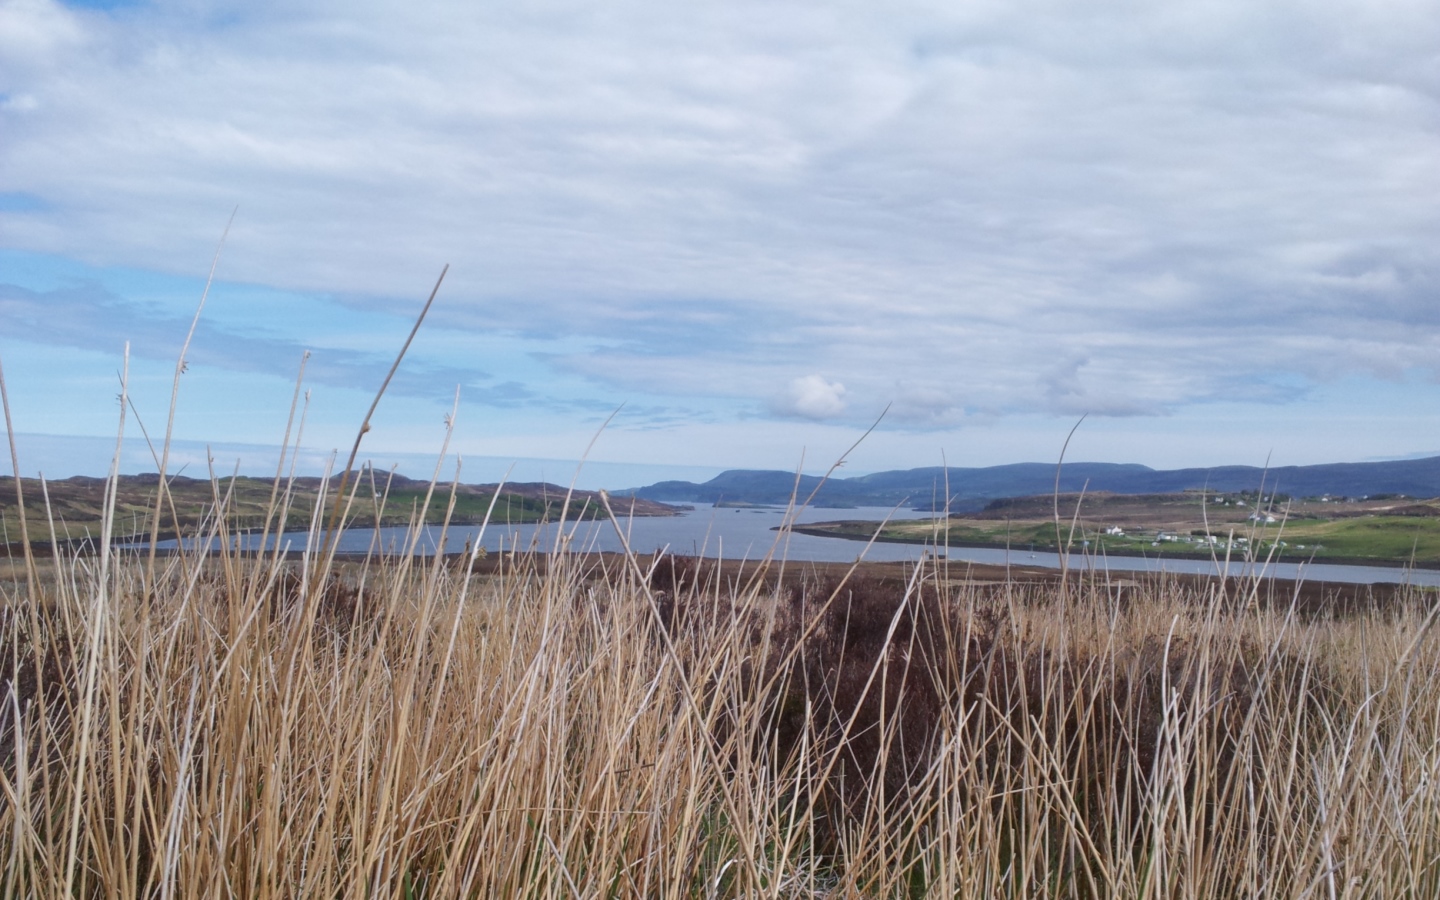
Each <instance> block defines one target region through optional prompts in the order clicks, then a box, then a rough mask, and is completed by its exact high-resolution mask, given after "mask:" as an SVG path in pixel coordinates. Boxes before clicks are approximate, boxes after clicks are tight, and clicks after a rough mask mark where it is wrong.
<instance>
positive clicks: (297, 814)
mask: <svg viewBox="0 0 1440 900" xmlns="http://www.w3.org/2000/svg"><path fill="white" fill-rule="evenodd" d="M112 552H113V551H112ZM41 562H42V563H43V562H44V561H41ZM161 563H162V567H161V569H160V570H159V571H158V572H157V574H156V578H155V590H154V592H153V594H152V595H151V597H150V600H149V602H148V603H147V602H146V590H145V582H146V578H145V574H144V573H145V568H146V566H145V560H144V559H143V558H142V557H139V556H135V555H130V554H122V553H115V554H114V555H113V558H112V559H111V561H110V563H109V565H108V566H106V567H105V570H104V572H103V578H104V579H105V580H104V582H103V584H102V582H101V580H100V579H101V578H102V570H101V566H100V561H99V560H97V559H94V558H86V557H72V558H61V559H59V560H57V561H56V562H55V563H54V564H53V566H52V567H51V568H50V569H49V571H48V574H47V577H45V578H44V579H43V581H42V582H41V583H39V584H37V586H36V588H35V590H36V594H35V597H34V599H32V598H31V596H30V595H29V594H28V593H27V590H26V588H25V586H24V584H23V582H18V583H15V584H14V586H13V587H11V588H10V589H8V591H7V593H6V595H5V597H4V607H3V621H0V629H3V654H4V663H3V666H4V669H3V672H4V682H3V686H0V690H3V696H0V791H3V793H4V801H3V802H0V896H6V897H12V896H34V897H62V896H83V897H92V896H93V897H118V898H124V897H141V896H143V897H207V896H239V897H282V896H284V897H290V896H294V897H352V896H353V897H361V896H367V897H369V896H396V897H421V896H424V897H549V896H555V897H587V898H588V897H830V896H834V897H842V896H843V897H849V896H865V897H921V896H924V897H992V896H993V897H1120V896H1123V897H1167V898H1170V897H1174V898H1189V897H1194V898H1201V897H1205V898H1211V897H1232V896H1233V897H1242V896H1243V897H1256V896H1264V897H1308V896H1316V897H1359V896H1366V897H1434V896H1440V787H1437V784H1440V671H1437V670H1440V656H1437V649H1440V648H1437V644H1436V641H1435V640H1434V639H1433V638H1432V637H1431V636H1430V635H1429V632H1428V631H1427V630H1426V629H1427V627H1428V625H1429V621H1430V620H1429V618H1428V617H1429V615H1430V612H1429V609H1428V608H1427V607H1428V604H1429V603H1431V602H1432V598H1429V597H1427V596H1425V595H1422V594H1419V593H1416V594H1413V595H1406V596H1402V597H1401V598H1400V599H1399V600H1398V601H1397V602H1396V603H1395V604H1394V605H1393V607H1392V608H1390V609H1388V610H1386V611H1385V612H1383V613H1378V612H1377V613H1371V614H1367V615H1364V616H1356V617H1351V618H1347V619H1333V618H1327V617H1310V618H1302V617H1300V616H1298V615H1296V614H1293V613H1289V612H1287V611H1286V610H1285V609H1283V606H1282V608H1280V609H1275V608H1270V607H1265V606H1263V605H1261V604H1258V603H1256V602H1255V600H1256V597H1254V596H1248V597H1247V596H1239V597H1236V596H1220V595H1219V594H1216V593H1214V589H1212V591H1211V592H1209V593H1202V592H1199V591H1197V590H1196V589H1187V588H1183V587H1181V586H1179V585H1177V584H1175V583H1168V582H1161V581H1157V582H1151V583H1148V584H1145V585H1141V586H1140V587H1135V588H1129V589H1127V591H1126V593H1124V594H1123V595H1122V596H1119V597H1118V598H1117V597H1116V596H1115V595H1114V594H1113V593H1112V592H1111V591H1110V590H1108V589H1107V588H1106V587H1105V586H1104V585H1103V583H1094V584H1089V583H1087V584H1085V585H1082V587H1081V589H1080V590H1078V591H1073V590H1072V591H1070V592H1069V596H1068V599H1061V598H1060V596H1059V594H1058V592H1055V591H1054V590H1053V589H1047V588H1038V587H1030V588H1023V587H1020V586H1018V585H1011V586H1006V585H1001V586H999V587H993V586H992V587H977V586H968V585H965V584H963V583H960V582H952V581H950V580H949V579H947V578H946V577H945V574H946V573H945V572H944V571H943V570H937V569H934V568H921V569H917V570H916V571H915V572H914V577H913V579H912V580H911V582H910V584H909V585H908V586H906V587H887V586H885V585H882V584H879V583H875V582H870V581H867V580H865V579H850V580H849V581H846V582H834V581H832V582H826V583H818V582H812V583H809V584H808V585H804V586H797V585H795V584H787V585H775V584H773V583H770V582H765V581H764V580H763V579H757V580H756V582H755V583H753V584H750V583H745V584H740V583H735V582H734V581H733V579H731V580H726V579H725V578H723V577H721V576H720V575H719V574H718V573H717V572H716V571H715V570H713V569H707V568H704V567H700V568H697V567H695V566H693V565H692V566H688V567H687V566H686V565H685V564H683V563H680V564H676V563H675V562H673V561H668V560H667V561H661V562H659V563H656V564H649V565H642V564H641V561H640V560H634V559H632V560H627V561H625V562H623V563H619V564H616V563H614V562H611V563H608V564H602V566H601V568H600V569H598V570H591V571H587V570H586V569H585V568H584V566H582V564H581V560H580V559H579V558H570V557H566V558H563V559H561V560H560V561H559V562H556V563H554V564H552V565H550V566H548V567H546V569H545V571H544V573H543V574H542V572H541V569H540V567H538V566H536V565H534V560H526V559H523V558H522V559H518V560H515V561H513V562H507V565H506V566H504V567H502V568H501V569H500V570H499V571H498V573H496V574H490V575H486V576H484V577H480V576H475V575H470V574H467V571H466V569H465V567H464V566H463V565H461V566H455V565H454V564H453V562H452V563H451V564H445V565H436V564H435V563H434V562H433V561H428V560H422V559H418V558H415V559H412V558H407V557H395V558H384V559H371V560H368V561H366V562H365V563H363V564H361V563H354V564H346V565H345V566H342V567H341V568H339V569H336V568H334V567H333V566H332V565H331V564H327V563H326V562H325V561H324V560H310V561H307V562H305V563H303V564H297V563H286V562H284V561H283V560H279V559H275V558H273V557H264V558H258V559H257V558H255V557H242V556H239V555H234V554H227V553H210V554H190V555H189V556H186V557H180V556H174V557H169V558H162V560H161ZM607 565H608V568H607V567H606V566H607ZM676 565H679V570H678V574H677V570H676V569H675V566H676ZM662 588H663V590H662ZM67 885H68V887H67Z"/></svg>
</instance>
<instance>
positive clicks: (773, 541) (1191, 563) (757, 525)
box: [161, 504, 1440, 586]
mask: <svg viewBox="0 0 1440 900" xmlns="http://www.w3.org/2000/svg"><path fill="white" fill-rule="evenodd" d="M930 515H931V514H930V513H929V512H920V511H916V510H909V509H892V508H889V507H860V508H855V509H820V508H809V509H803V510H800V511H799V512H798V513H796V514H795V515H794V516H793V519H792V520H791V521H792V524H796V525H805V524H813V523H816V522H831V521H836V520H840V519H846V520H866V521H874V522H876V523H877V524H878V523H879V522H881V521H884V520H885V519H887V518H888V519H891V520H895V519H923V518H929V517H930ZM786 520H787V519H786V511H785V510H784V509H780V508H770V507H760V508H724V507H714V506H711V505H709V504H694V505H693V507H692V508H689V509H684V510H682V511H681V512H680V514H679V515H676V516H660V517H635V518H622V519H620V520H619V521H618V523H612V522H608V521H598V520H593V521H581V522H567V523H565V525H564V526H563V528H562V527H561V526H560V525H558V524H555V523H551V524H546V525H515V524H509V523H506V522H491V523H490V524H489V526H487V527H486V528H485V529H484V534H483V535H482V534H481V533H480V531H481V530H480V528H479V527H478V526H474V527H472V526H462V527H452V528H451V529H450V530H449V532H448V533H447V534H446V535H445V547H444V549H445V551H446V552H451V553H453V552H458V551H460V550H462V549H464V548H466V547H468V546H472V545H473V542H474V541H475V540H476V539H477V537H478V538H479V539H480V541H481V544H482V546H484V547H485V549H486V550H487V551H489V552H492V553H494V552H499V551H510V550H519V551H522V552H523V551H529V550H535V551H538V552H542V553H548V552H552V551H554V550H556V549H557V548H561V547H564V548H568V549H570V550H574V551H582V552H589V551H608V552H619V551H621V550H623V549H624V548H625V545H626V544H627V543H628V545H629V547H630V549H632V550H633V551H634V552H636V553H647V554H648V553H654V552H657V551H660V550H668V551H670V552H671V553H675V554H679V555H685V556H705V557H710V558H723V559H729V560H752V561H753V560H759V559H762V558H764V557H765V556H766V555H767V554H771V553H773V554H774V556H775V558H783V559H787V560H792V561H804V562H840V563H850V562H854V561H855V560H856V559H857V558H860V557H863V558H864V559H866V560H869V561H872V562H895V561H915V560H918V559H920V558H921V556H922V554H926V553H928V554H930V555H931V556H935V555H941V556H944V557H946V558H947V559H948V560H949V561H950V563H951V564H952V565H953V564H955V563H962V564H963V563H975V564H983V565H992V566H1038V567H1044V568H1059V567H1060V563H1061V560H1060V555H1059V554H1056V553H1046V552H1041V551H1034V552H1032V551H1031V550H1029V549H1028V548H1026V547H1011V548H1009V549H1006V548H997V547H948V548H944V547H942V548H935V547H926V546H923V545H920V544H899V543H881V542H876V543H872V544H869V545H868V546H867V544H866V543H865V542H863V541H855V540H849V539H845V538H833V537H819V536H816V535H808V534H796V533H793V532H789V531H779V530H776V529H777V528H778V527H779V526H780V525H781V524H782V523H783V522H786ZM622 532H623V539H622ZM408 535H409V529H406V528H402V527H395V528H378V529H377V528H351V529H349V530H347V531H346V532H345V534H344V535H343V536H342V537H341V540H340V545H339V549H340V551H341V552H344V553H365V552H367V551H369V550H372V549H383V550H385V551H386V552H397V551H401V550H403V548H404V546H405V543H406V541H407V539H408ZM306 539H307V535H306V534H305V533H304V532H298V533H289V534H286V535H285V536H284V537H283V541H284V546H286V547H287V548H288V549H291V550H304V549H305V544H306ZM439 539H440V529H439V528H438V527H430V528H427V529H426V530H425V532H424V533H423V534H422V535H421V536H420V539H419V541H418V543H417V546H416V552H419V553H423V554H429V553H433V552H434V551H435V549H436V543H437V542H438V541H439ZM240 540H241V542H242V546H246V548H247V549H255V548H256V547H257V545H258V538H255V539H252V541H251V542H250V543H248V545H247V544H246V543H245V539H244V538H241V539H240ZM174 545H175V543H174V541H170V542H167V543H162V545H161V546H162V547H165V546H170V547H173V546H174ZM1068 564H1069V566H1070V567H1071V568H1072V569H1081V568H1084V569H1101V570H1105V571H1109V572H1115V573H1122V572H1173V573H1179V574H1202V575H1216V574H1227V575H1251V576H1254V575H1259V576H1262V577H1275V578H1281V579H1296V578H1303V579H1305V580H1307V581H1327V582H1343V583H1348V584H1383V583H1410V584H1416V585H1422V586H1440V571H1435V570H1431V569H1409V568H1402V567H1398V566H1396V567H1392V566H1353V565H1332V564H1328V563H1304V562H1300V561H1289V560H1281V561H1279V562H1269V563H1265V564H1262V563H1250V562H1246V561H1245V560H1243V559H1238V558H1232V559H1231V560H1229V561H1228V563H1227V561H1226V560H1225V559H1223V557H1222V558H1219V559H1216V560H1204V559H1184V558H1176V557H1167V556H1165V555H1164V554H1162V553H1156V554H1155V555H1153V556H1149V557H1132V556H1108V557H1104V556H1095V555H1088V554H1081V553H1079V552H1072V553H1071V554H1070V556H1069V559H1068Z"/></svg>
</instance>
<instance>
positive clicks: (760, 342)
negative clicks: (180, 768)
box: [0, 0, 1440, 487]
mask: <svg viewBox="0 0 1440 900" xmlns="http://www.w3.org/2000/svg"><path fill="white" fill-rule="evenodd" d="M1437 48H1440V4H1436V3H1434V2H1433V0H1357V2H1346V0H1306V2H1298V0H1295V2H1276V0H1236V2H1229V0H1214V2H1190V0H1178V2H1167V3H1135V2H1111V3H1106V2H1098V3H1085V4H1077V3H1073V2H1030V0H1003V2H998V0H997V2H988V0H975V2H966V3H954V2H908V0H895V2H887V3H884V4H876V3H858V2H843V0H837V2H827V3H785V2H774V0H766V2H748V0H726V2H723V3H712V2H706V0H696V2H687V3H668V2H655V0H609V2H606V3H573V2H564V0H554V2H552V0H539V2H531V3H523V4H514V3H506V4H501V3H474V2H464V3H461V2H446V0H438V2H430V3H425V4H400V3H393V2H390V3H378V2H369V0H347V2H343V3H341V2H330V0H324V2H312V0H287V2H283V3H281V2H274V0H246V2H238V0H222V2H209V0H129V2H57V0H0V366H3V371H4V376H5V381H6V387H7V389H8V396H9V400H10V405H11V412H12V417H13V424H14V430H15V432H16V435H17V438H18V444H19V447H20V457H21V459H20V468H21V470H22V472H23V473H25V474H27V475H29V474H34V473H35V472H37V471H43V472H45V474H46V475H47V476H50V477H63V476H66V475H71V474H103V473H104V472H105V471H106V470H107V469H108V467H109V465H110V459H111V456H112V454H113V453H114V449H115V437H116V434H117V430H118V428H119V424H120V423H119V418H120V406H119V403H118V402H117V398H118V396H119V394H120V390H121V378H122V374H123V375H124V377H125V379H126V390H127V393H128V395H129V397H130V399H131V401H132V404H133V406H132V408H131V409H130V410H129V411H128V412H127V419H126V423H125V428H126V435H127V442H126V444H125V448H124V453H123V456H122V468H125V469H127V470H133V471H147V470H148V471H153V470H154V469H155V467H156V466H155V461H154V457H153V456H152V454H151V451H150V450H149V449H148V448H147V445H146V444H145V442H144V439H143V438H142V437H141V436H140V435H139V434H137V432H138V431H139V428H138V426H137V417H138V423H139V425H143V427H144V430H145V433H146V434H148V435H149V436H150V439H151V440H152V442H155V441H157V440H158V438H159V437H160V436H162V435H163V434H164V432H165V424H166V420H167V415H168V410H169V404H170V399H171V386H172V381H173V378H174V371H175V367H176V361H177V357H178V354H179V353H180V349H181V346H182V345H183V344H184V341H185V338H186V334H187V332H188V330H189V328H190V324H191V320H192V317H193V316H194V314H195V310H196V307H197V304H198V303H199V301H200V299H201V295H202V293H203V292H204V291H205V287H206V283H207V276H208V274H209V272H210V269H211V265H212V261H214V262H215V275H214V281H213V284H212V285H211V287H210V290H209V292H208V295H207V298H206V302H205V306H204V310H203V313H202V315H201V317H200V319H199V324H198V327H197V328H196V331H195V335H194V339H193V342H192V343H191V346H190V349H189V351H188V353H187V354H186V357H185V362H186V371H185V372H184V374H183V375H182V376H181V378H180V388H179V392H178V394H177V402H176V417H175V425H174V432H173V434H174V440H175V442H176V443H175V447H176V456H177V459H179V460H180V464H181V465H184V466H188V467H189V468H188V469H187V471H188V472H189V473H190V474H195V473H197V472H200V471H202V470H204V469H205V468H206V467H208V466H211V465H213V466H214V467H216V468H217V469H218V470H219V471H220V472H221V473H228V472H229V471H232V470H236V468H237V467H238V468H239V470H242V471H247V472H256V473H259V472H261V471H264V470H267V469H271V468H273V467H274V466H275V465H276V461H277V455H278V454H277V451H276V449H275V448H277V447H278V446H279V445H280V444H281V442H282V440H283V439H284V435H285V433H286V423H287V419H288V417H289V414H290V409H291V401H292V398H293V397H294V396H295V389H296V380H297V374H298V373H299V370H300V367H301V361H302V357H304V355H305V354H306V353H307V352H308V353H309V356H308V358H307V359H306V362H305V371H304V379H303V382H302V386H301V390H302V396H303V397H305V398H307V399H305V400H302V404H301V405H302V407H303V418H304V428H303V432H301V433H300V434H299V440H300V442H301V444H302V446H303V448H304V452H303V453H302V454H301V455H300V460H299V463H298V465H299V466H300V467H301V468H305V469H311V470H319V469H323V468H324V466H325V465H326V464H327V461H328V460H329V458H330V455H331V454H332V453H334V452H336V451H339V452H340V453H341V455H342V458H343V455H344V453H346V452H348V449H349V447H350V445H351V443H352V442H353V441H354V438H355V434H356V431H357V429H358V428H359V425H360V422H361V421H362V419H363V418H364V415H365V411H366V409H367V408H368V407H369V405H370V402H371V400H372V398H373V397H374V395H375V392H376V390H377V388H378V387H379V385H380V383H381V381H382V380H383V378H384V377H385V373H386V371H387V370H388V369H389V367H390V364H391V362H392V361H393V360H394V358H395V354H396V353H397V352H398V351H399V348H400V346H401V344H403V342H404V339H405V336H406V335H407V334H408V333H409V330H410V327H411V325H412V324H413V322H414V319H415V316H416V315H417V314H418V312H419V310H420V308H421V307H422V305H423V304H424V301H425V299H426V297H427V296H428V295H429V293H430V290H431V288H432V287H433V286H434V284H435V282H436V279H437V277H438V276H439V275H440V272H441V270H442V268H443V267H444V266H446V265H448V266H449V267H450V268H449V270H448V273H447V274H446V276H445V278H444V281H443V284H442V285H441V287H440V289H439V293H438V295H437V298H436V300H435V304H434V306H433V308H432V310H431V312H430V314H429V317H428V318H427V320H426V321H425V323H424V325H423V326H422V328H421V330H420V332H419V334H418V336H417V337H416V339H415V342H414V344H413V346H412V347H411V348H410V351H409V353H408V355H407V356H406V357H405V359H404V361H403V363H402V365H401V368H400V370H399V372H398V374H397V375H396V377H395V380H394V382H393V383H392V384H391V385H390V387H389V390H388V392H387V393H386V395H385V396H384V398H383V399H382V401H381V403H380V406H379V409H378V410H377V412H376V415H375V417H374V420H373V423H372V425H373V427H372V430H371V431H370V432H369V433H367V434H366V436H365V442H364V444H363V447H362V453H361V458H362V459H370V460H372V461H373V462H374V463H375V464H376V465H377V466H381V467H387V466H398V467H399V468H400V470H401V471H403V472H405V473H406V474H410V475H412V476H421V475H428V474H430V472H431V471H432V470H433V469H434V468H435V466H436V464H437V458H438V457H439V455H440V453H441V450H442V447H446V446H447V445H446V436H447V430H448V431H449V434H450V437H449V444H448V450H449V452H450V456H449V457H447V459H446V461H445V462H444V463H443V464H442V468H443V469H444V470H445V471H446V473H447V475H448V474H451V473H452V470H453V467H454V465H455V456H456V455H457V454H458V455H459V457H460V458H461V459H462V460H463V465H464V469H463V475H462V478H463V479H464V480H467V481H487V480H493V479H494V478H497V477H499V476H500V475H502V474H504V473H505V472H506V471H510V472H511V477H514V478H519V479H520V480H539V479H540V478H542V477H543V478H545V479H546V480H551V481H558V482H562V483H563V482H568V480H569V479H570V478H571V477H573V476H574V475H575V466H576V463H575V461H576V460H579V459H580V458H581V457H582V456H586V454H587V448H588V457H586V458H587V463H586V466H585V468H584V469H583V470H581V472H582V474H581V475H580V476H579V478H580V483H581V484H582V486H587V485H588V486H606V487H624V486H635V485H638V484H644V483H648V482H650V481H654V480H659V479H661V478H689V479H692V480H703V478H706V477H709V476H710V475H712V474H714V473H716V472H718V471H720V470H722V469H726V468H771V469H787V470H794V469H797V468H804V469H806V470H808V471H823V470H824V469H825V468H827V467H828V466H829V465H830V464H831V463H832V462H835V461H836V460H837V459H838V458H839V457H840V456H841V454H843V453H844V452H845V451H846V449H847V448H849V447H850V446H851V445H852V444H854V443H855V441H856V440H857V439H859V438H860V437H861V435H863V434H864V433H865V432H866V430H867V429H868V428H870V426H871V425H872V424H874V423H875V422H876V420H877V419H879V425H878V426H877V427H876V428H875V430H874V431H873V432H872V433H871V434H870V435H869V436H868V437H866V438H865V440H864V441H863V442H862V443H861V444H860V446H859V447H858V448H856V449H855V450H854V452H853V453H851V454H850V456H849V457H848V461H847V466H846V468H845V469H843V470H841V474H858V473H860V472H868V471H880V470H885V469H899V468H911V467H916V466H929V465H939V464H941V463H942V462H946V463H948V464H950V465H956V466H970V465H993V464H999V463H1007V462H1021V461H1053V460H1055V459H1057V458H1058V456H1059V454H1060V451H1061V447H1062V445H1063V444H1064V442H1065V438H1066V435H1067V433H1068V432H1069V431H1070V429H1071V427H1072V426H1074V425H1075V423H1076V422H1077V421H1078V420H1079V419H1080V417H1081V416H1085V417H1086V418H1085V421H1084V423H1083V424H1082V425H1081V427H1080V428H1079V430H1077V431H1076V433H1075V437H1074V439H1073V441H1072V442H1071V444H1070V447H1069V450H1068V452H1067V458H1069V459H1087V460H1092V461H1112V462H1138V463H1143V464H1146V465H1151V466H1155V467H1157V468H1171V467H1180V466H1211V465H1223V464H1254V465H1259V464H1263V463H1264V462H1265V461H1266V460H1267V459H1269V460H1270V461H1271V462H1272V463H1273V464H1276V465H1302V464H1310V463H1321V462H1334V461H1342V460H1351V461H1353V460H1370V459H1393V458H1403V457H1414V456H1424V455H1436V454H1440V429H1437V426H1440V354H1437V352H1436V350H1437V348H1440V342H1437V338H1440V50H1437ZM232 214H233V222H231V217H232ZM227 223H231V224H230V225H229V227H228V232H227ZM222 235H224V237H223V240H222ZM217 251H218V254H219V255H218V261H216V254H217ZM127 345H128V363H127V356H126V352H127V351H126V348H127ZM457 392H458V401H457ZM452 411H453V412H454V415H453V416H452V415H451V413H452ZM882 413H883V418H882ZM297 418H298V415H297ZM607 421H608V424H606V423H607ZM291 439H292V440H294V439H295V433H294V432H292V437H291ZM212 459H213V463H212V462H211V460H212ZM0 468H8V466H0Z"/></svg>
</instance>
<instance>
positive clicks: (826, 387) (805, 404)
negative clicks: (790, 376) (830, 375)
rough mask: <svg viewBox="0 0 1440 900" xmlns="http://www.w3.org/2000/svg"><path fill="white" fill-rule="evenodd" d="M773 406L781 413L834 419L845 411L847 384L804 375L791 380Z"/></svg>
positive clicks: (809, 417)
mask: <svg viewBox="0 0 1440 900" xmlns="http://www.w3.org/2000/svg"><path fill="white" fill-rule="evenodd" d="M773 408H774V409H775V411H776V412H778V413H780V414H781V415H789V416H802V417H804V418H807V419H833V418H835V417H837V416H839V415H841V414H843V413H844V412H845V385H843V384H841V383H840V382H838V381H826V380H825V379H824V378H823V377H821V376H819V375H804V376H802V377H800V378H796V379H795V380H794V381H792V382H790V385H789V387H788V388H787V389H786V391H785V393H784V395H783V396H781V397H779V398H777V400H776V401H775V403H774V407H773Z"/></svg>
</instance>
